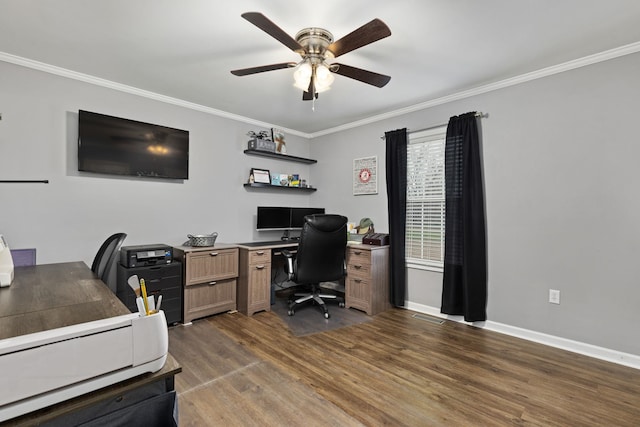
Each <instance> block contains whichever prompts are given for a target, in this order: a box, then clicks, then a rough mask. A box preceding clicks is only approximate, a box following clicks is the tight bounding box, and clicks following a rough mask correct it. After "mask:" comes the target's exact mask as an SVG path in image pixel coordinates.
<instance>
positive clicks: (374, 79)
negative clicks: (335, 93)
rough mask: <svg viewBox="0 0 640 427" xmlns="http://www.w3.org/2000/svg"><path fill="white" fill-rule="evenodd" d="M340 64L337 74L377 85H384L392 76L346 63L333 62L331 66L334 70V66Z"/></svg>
mask: <svg viewBox="0 0 640 427" xmlns="http://www.w3.org/2000/svg"><path fill="white" fill-rule="evenodd" d="M336 65H337V66H338V67H337V69H336V70H335V71H333V72H334V73H336V74H340V75H341V76H345V77H349V78H350V79H355V80H359V81H361V82H363V83H367V84H370V85H373V86H376V87H383V86H384V85H386V84H387V83H389V80H391V77H390V76H385V75H384V74H378V73H374V72H373V71H367V70H363V69H362V68H356V67H352V66H350V65H344V64H336V63H333V64H331V68H332V70H333V67H334V66H336Z"/></svg>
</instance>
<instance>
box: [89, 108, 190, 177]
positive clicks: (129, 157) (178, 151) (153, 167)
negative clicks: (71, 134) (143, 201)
mask: <svg viewBox="0 0 640 427" xmlns="http://www.w3.org/2000/svg"><path fill="white" fill-rule="evenodd" d="M78 116H79V120H78V170H79V171H84V172H94V173H103V174H111V175H128V176H142V177H153V178H170V179H188V178H189V132H188V131H185V130H180V129H174V128H169V127H166V126H159V125H154V124H150V123H143V122H137V121H135V120H128V119H122V118H119V117H112V116H106V115H104V114H98V113H91V112H89V111H83V110H80V111H79V112H78Z"/></svg>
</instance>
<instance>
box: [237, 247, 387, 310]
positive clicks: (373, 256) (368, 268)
mask: <svg viewBox="0 0 640 427" xmlns="http://www.w3.org/2000/svg"><path fill="white" fill-rule="evenodd" d="M297 246H298V243H297V242H291V241H282V242H278V241H274V242H251V243H244V244H243V243H240V244H238V248H240V271H239V278H238V311H240V312H241V313H244V314H246V315H247V316H251V315H252V314H253V313H257V312H259V311H270V310H271V267H272V256H273V255H274V254H276V253H277V252H278V251H279V250H282V249H285V248H296V247H297ZM346 266H347V277H346V280H345V305H346V307H347V308H349V307H353V308H356V309H358V310H362V311H364V312H366V313H367V314H369V315H375V314H378V313H380V312H381V311H384V310H386V309H388V308H390V307H391V304H390V303H389V298H390V296H389V246H371V245H363V244H355V243H348V244H347V251H346Z"/></svg>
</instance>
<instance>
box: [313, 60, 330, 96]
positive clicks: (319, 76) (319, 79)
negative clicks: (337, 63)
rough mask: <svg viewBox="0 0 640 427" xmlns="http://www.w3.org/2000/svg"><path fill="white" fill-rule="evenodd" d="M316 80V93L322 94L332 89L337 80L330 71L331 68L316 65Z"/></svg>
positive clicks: (324, 65)
mask: <svg viewBox="0 0 640 427" xmlns="http://www.w3.org/2000/svg"><path fill="white" fill-rule="evenodd" d="M315 71H316V79H315V82H314V83H315V86H316V92H317V93H322V92H325V91H327V90H329V89H330V88H331V84H332V83H333V81H334V80H335V78H334V76H333V73H332V72H331V71H329V67H327V65H326V64H324V63H322V64H318V65H316V70H315Z"/></svg>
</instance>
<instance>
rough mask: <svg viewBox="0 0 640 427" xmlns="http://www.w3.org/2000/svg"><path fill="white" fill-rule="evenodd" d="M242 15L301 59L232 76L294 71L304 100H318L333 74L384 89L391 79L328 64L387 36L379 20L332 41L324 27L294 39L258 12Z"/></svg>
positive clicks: (237, 72)
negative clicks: (296, 61)
mask: <svg viewBox="0 0 640 427" xmlns="http://www.w3.org/2000/svg"><path fill="white" fill-rule="evenodd" d="M241 16H242V17H243V18H244V19H246V20H247V21H249V22H251V23H252V24H253V25H255V26H256V27H258V28H260V29H261V30H262V31H264V32H265V33H267V34H269V35H270V36H271V37H273V38H275V39H276V40H278V41H279V42H280V43H282V44H284V45H285V46H286V47H288V48H289V49H291V50H292V51H294V52H296V53H298V54H299V55H300V56H301V57H302V60H301V61H300V62H298V63H295V62H281V63H279V64H270V65H262V66H259V67H251V68H242V69H239V70H232V71H231V74H233V75H236V76H247V75H250V74H256V73H263V72H265V71H273V70H280V69H284V68H295V71H294V80H295V84H294V85H295V86H296V87H298V88H300V89H302V90H303V91H304V92H303V94H302V99H303V100H305V101H310V100H313V99H317V98H318V93H320V92H324V91H325V90H327V89H329V87H330V86H331V83H333V80H334V77H333V74H339V75H341V76H344V77H349V78H351V79H355V80H359V81H361V82H363V83H367V84H370V85H373V86H376V87H383V86H384V85H386V84H387V83H389V80H391V77H390V76H385V75H384V74H378V73H374V72H372V71H367V70H363V69H361V68H356V67H351V66H349V65H344V64H338V63H329V62H328V61H330V60H332V59H334V58H337V57H339V56H340V55H344V54H345V53H348V52H351V51H352V50H355V49H358V48H361V47H363V46H366V45H368V44H370V43H373V42H375V41H378V40H380V39H383V38H385V37H388V36H390V35H391V30H389V27H387V25H386V24H385V23H384V22H382V21H381V20H379V19H373V20H372V21H370V22H368V23H366V24H364V25H363V26H362V27H360V28H358V29H356V30H354V31H352V32H351V33H349V34H347V35H346V36H344V37H342V38H341V39H339V40H337V41H335V42H334V41H333V35H332V34H331V33H330V32H329V31H327V30H325V29H323V28H315V27H311V28H305V29H303V30H301V31H299V32H298V34H296V38H295V39H294V38H292V37H291V36H289V35H288V34H287V33H285V32H284V31H283V30H282V29H281V28H280V27H278V26H277V25H276V24H274V23H273V22H271V21H270V20H269V19H268V18H267V17H266V16H264V15H263V14H261V13H259V12H247V13H243V14H242V15H241Z"/></svg>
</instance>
